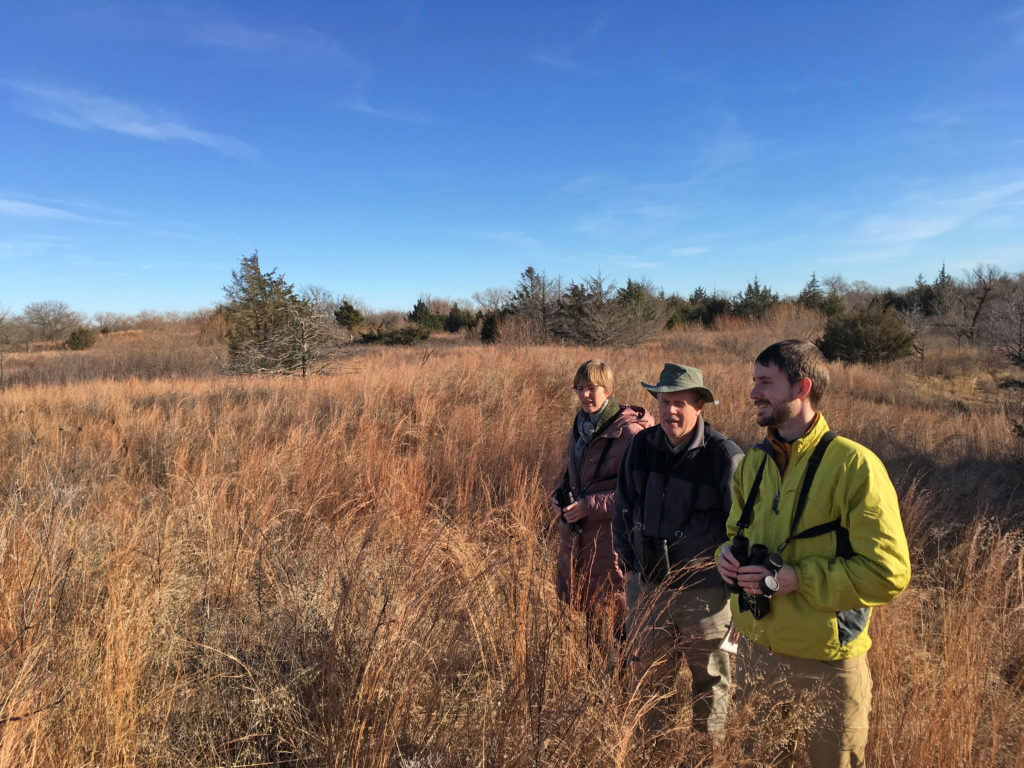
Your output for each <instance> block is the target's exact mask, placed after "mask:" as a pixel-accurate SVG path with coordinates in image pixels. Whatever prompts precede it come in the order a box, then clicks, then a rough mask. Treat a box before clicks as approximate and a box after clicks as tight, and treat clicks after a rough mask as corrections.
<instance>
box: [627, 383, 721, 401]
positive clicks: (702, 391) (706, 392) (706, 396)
mask: <svg viewBox="0 0 1024 768" xmlns="http://www.w3.org/2000/svg"><path fill="white" fill-rule="evenodd" d="M640 386H641V387H643V388H644V389H646V390H647V391H648V392H650V393H651V394H652V395H653V396H654V397H657V396H658V395H659V394H660V393H662V392H696V393H697V394H699V395H700V396H701V399H702V400H704V402H705V403H713V404H714V405H718V401H717V400H716V399H715V396H714V395H713V394H712V393H711V390H710V389H708V388H707V387H681V388H680V387H674V386H672V385H671V384H668V385H665V384H660V385H659V384H646V383H644V382H642V381H641V382H640Z"/></svg>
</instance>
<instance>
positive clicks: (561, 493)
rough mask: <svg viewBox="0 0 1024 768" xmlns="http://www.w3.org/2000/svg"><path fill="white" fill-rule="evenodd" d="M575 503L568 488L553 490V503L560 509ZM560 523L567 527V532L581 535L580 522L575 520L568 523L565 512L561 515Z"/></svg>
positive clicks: (581, 527) (574, 498)
mask: <svg viewBox="0 0 1024 768" xmlns="http://www.w3.org/2000/svg"><path fill="white" fill-rule="evenodd" d="M575 501H576V497H575V496H573V495H572V491H571V490H569V489H568V488H556V489H555V503H556V504H558V506H560V507H561V508H562V509H565V508H566V507H568V506H570V505H571V504H572V503H573V502H575ZM562 522H563V523H565V524H566V525H568V526H569V530H570V531H572V532H573V533H583V523H582V522H581V521H580V520H577V521H576V522H575V523H570V522H569V521H568V520H566V519H565V512H563V513H562Z"/></svg>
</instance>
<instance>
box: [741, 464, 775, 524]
mask: <svg viewBox="0 0 1024 768" xmlns="http://www.w3.org/2000/svg"><path fill="white" fill-rule="evenodd" d="M767 463H768V454H767V453H766V454H765V455H764V458H763V459H761V466H760V467H758V468H757V474H756V475H754V484H753V485H751V486H750V493H748V494H747V500H746V501H745V502H743V514H742V515H740V519H739V522H738V523H737V525H738V526H739V530H740V531H742V530H743V529H745V528H746V527H747V526H749V525H750V521H751V520H753V519H754V502H756V501H757V492H758V491H759V490H761V478H762V477H763V476H764V465H765V464H767Z"/></svg>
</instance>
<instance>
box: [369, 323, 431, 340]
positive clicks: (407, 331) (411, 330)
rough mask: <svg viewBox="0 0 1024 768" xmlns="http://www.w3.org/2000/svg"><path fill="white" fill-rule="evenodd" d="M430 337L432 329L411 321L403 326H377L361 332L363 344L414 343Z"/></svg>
mask: <svg viewBox="0 0 1024 768" xmlns="http://www.w3.org/2000/svg"><path fill="white" fill-rule="evenodd" d="M429 338H430V331H429V330H428V329H426V328H424V327H423V326H422V325H417V324H415V323H410V324H409V325H404V326H402V327H401V328H376V329H373V330H370V331H367V332H365V333H362V334H360V338H359V341H360V343H362V344H388V345H394V344H404V345H412V344H415V343H416V342H417V341H425V340H426V339H429Z"/></svg>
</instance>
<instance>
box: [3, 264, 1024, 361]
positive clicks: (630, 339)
mask: <svg viewBox="0 0 1024 768" xmlns="http://www.w3.org/2000/svg"><path fill="white" fill-rule="evenodd" d="M786 304H788V305H792V306H796V307H800V308H803V309H805V310H807V311H811V312H816V313H819V314H820V315H821V316H822V319H823V320H824V331H823V333H822V334H821V336H820V338H818V339H816V340H815V341H816V343H817V344H818V346H819V347H820V348H821V349H822V352H823V353H825V355H826V356H827V357H828V358H830V359H833V360H844V361H847V362H865V363H879V362H887V361H891V360H895V359H898V358H900V357H904V356H908V355H914V354H916V355H919V356H923V355H924V354H925V353H926V348H925V338H926V336H927V335H928V334H933V335H934V334H938V335H940V336H945V337H949V338H951V339H953V340H955V342H956V344H957V345H961V344H970V345H978V344H986V345H990V346H993V347H995V348H998V349H999V350H1000V351H1002V352H1003V353H1004V354H1005V355H1006V357H1007V359H1008V360H1009V361H1010V362H1012V363H1013V364H1014V365H1016V366H1020V367H1022V368H1024V273H1017V274H1009V273H1006V272H1004V271H1003V270H1000V269H999V268H997V267H994V266H990V265H979V266H977V267H975V268H974V269H972V270H970V271H969V272H967V273H966V274H965V275H964V276H963V277H960V278H956V277H953V276H952V275H950V274H949V273H948V272H947V270H946V268H945V266H944V265H943V267H942V268H941V269H940V271H939V273H938V274H937V275H936V276H935V277H934V278H933V279H931V280H928V279H926V278H925V277H924V276H923V275H919V276H918V278H917V280H916V281H915V283H914V285H912V286H910V287H907V288H900V289H893V288H877V287H874V286H872V285H870V284H868V283H865V282H862V281H857V282H853V283H848V282H846V281H845V280H844V279H843V278H842V277H841V276H840V275H829V276H825V277H823V278H820V279H819V277H818V276H817V274H816V273H813V272H812V274H811V276H810V278H809V279H808V280H807V283H806V284H805V285H804V287H803V289H802V290H801V291H800V293H799V294H798V295H796V296H793V297H780V296H779V295H778V293H776V292H775V291H773V290H772V289H771V288H770V287H769V286H767V285H765V284H763V283H762V282H761V281H760V279H759V278H758V277H757V276H755V277H754V278H753V280H752V281H751V282H749V283H747V286H746V288H745V289H744V290H743V291H740V292H739V293H736V294H734V295H727V294H723V293H719V292H716V293H709V292H708V291H707V290H705V289H704V288H703V287H702V286H697V287H695V288H694V289H693V290H692V291H691V293H690V294H689V295H688V296H681V295H678V294H666V293H665V292H664V291H663V290H660V289H658V288H656V287H655V286H654V285H652V284H651V283H650V282H648V281H646V280H633V279H627V280H626V283H625V285H622V286H619V285H616V284H615V283H614V282H613V281H611V280H609V279H607V278H606V277H605V276H604V275H601V274H600V273H598V274H596V275H592V276H588V277H585V278H582V279H578V280H570V281H566V280H563V278H562V277H561V276H558V277H550V276H548V275H546V274H545V273H544V272H542V271H538V270H537V269H535V268H533V267H527V268H526V269H525V270H524V271H523V272H522V273H521V275H520V277H519V280H518V282H517V283H516V285H515V286H513V287H511V288H507V289H506V288H491V289H487V290H485V291H482V292H478V293H476V294H474V295H473V299H472V301H470V302H466V301H464V302H463V303H462V306H460V305H459V302H452V301H448V300H444V299H437V298H432V297H429V296H421V297H420V299H419V300H418V301H417V302H416V304H415V305H414V306H413V307H412V308H411V309H410V310H409V311H408V312H398V311H391V312H378V313H374V312H371V311H369V310H368V309H367V308H366V307H365V306H364V305H362V304H361V303H360V302H359V301H358V300H357V299H354V298H351V297H348V296H337V295H335V294H333V293H331V292H330V291H328V290H326V289H324V288H321V287H319V286H307V287H305V288H303V289H301V290H297V289H296V288H295V286H294V285H293V284H292V283H289V282H288V281H287V280H286V279H285V277H284V276H283V275H282V274H279V273H278V272H277V270H276V268H275V269H271V270H269V271H264V270H263V268H262V266H261V264H260V260H259V253H258V252H254V253H253V254H251V255H250V256H243V257H242V258H241V261H240V263H239V267H238V269H236V270H234V271H233V272H232V279H231V281H230V282H229V283H228V284H227V285H226V286H225V287H224V301H223V302H222V303H221V304H220V305H219V306H218V307H216V308H214V309H213V310H208V311H206V315H207V317H206V319H207V320H209V318H210V316H212V317H213V318H215V319H216V320H217V322H219V323H221V324H222V325H223V328H224V336H225V338H226V342H227V345H228V351H229V353H230V360H231V368H232V370H233V371H235V372H238V373H264V372H275V373H277V372H293V373H297V374H301V375H307V374H309V373H310V372H312V371H315V370H317V369H318V368H319V367H321V366H322V365H323V364H324V363H326V362H327V361H328V360H330V359H332V358H333V357H335V356H336V355H337V354H338V353H339V352H340V351H341V350H343V349H344V348H346V347H350V346H351V345H353V344H415V343H417V342H420V341H424V340H426V339H427V338H429V337H430V335H431V334H432V333H437V332H441V331H445V332H448V333H453V334H454V333H461V334H465V335H467V336H474V337H476V336H478V337H479V338H480V339H481V340H482V341H483V342H485V343H515V344H549V343H568V344H579V345H585V346H623V345H629V344H635V343H637V342H641V341H644V340H646V339H648V338H650V337H652V336H653V335H655V334H657V333H659V332H661V331H663V330H665V329H672V328H677V327H682V326H688V325H700V326H713V325H714V324H715V323H717V322H719V321H720V320H721V319H722V318H730V317H732V318H740V319H744V320H751V321H754V320H761V319H764V318H766V317H767V316H768V315H769V313H771V312H772V311H773V310H774V309H775V308H777V307H779V306H782V305H786ZM201 314H204V313H202V312H200V313H194V314H193V315H189V316H186V318H187V319H190V320H194V319H195V318H196V317H197V316H198V315H201ZM159 318H160V316H159V315H156V313H140V314H139V315H137V316H131V317H128V316H123V315H116V314H113V313H100V314H97V315H95V316H94V317H93V319H92V321H91V322H89V321H87V320H86V318H85V317H84V316H83V315H82V314H81V313H78V312H75V311H73V310H71V309H70V308H69V307H68V306H67V305H66V304H64V303H63V302H59V301H45V302H36V303H33V304H29V305H27V306H26V307H25V308H24V310H23V311H22V313H21V314H20V315H12V314H11V313H10V312H9V311H3V310H2V308H0V365H2V360H3V355H4V354H5V353H6V352H10V351H11V350H13V349H17V348H19V347H21V348H28V345H29V344H30V343H32V342H34V341H48V342H63V343H64V345H65V346H68V347H70V348H73V349H82V348H86V347H88V346H90V345H91V344H92V343H94V341H95V339H96V334H104V333H108V332H110V331H116V330H123V329H125V328H129V327H134V328H137V327H145V326H146V324H147V323H150V324H151V323H153V322H154V321H156V320H157V319H159ZM172 319H182V318H177V317H176V318H172Z"/></svg>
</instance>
